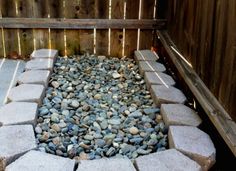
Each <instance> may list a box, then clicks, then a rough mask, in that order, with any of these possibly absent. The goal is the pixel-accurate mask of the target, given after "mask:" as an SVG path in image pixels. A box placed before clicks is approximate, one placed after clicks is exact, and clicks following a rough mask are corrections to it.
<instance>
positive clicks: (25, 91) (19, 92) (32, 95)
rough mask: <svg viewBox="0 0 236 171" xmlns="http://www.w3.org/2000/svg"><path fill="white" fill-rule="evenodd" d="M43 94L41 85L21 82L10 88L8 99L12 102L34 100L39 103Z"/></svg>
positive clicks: (43, 90) (43, 89)
mask: <svg viewBox="0 0 236 171" xmlns="http://www.w3.org/2000/svg"><path fill="white" fill-rule="evenodd" d="M44 94H45V88H44V86H43V85H36V84H21V85H19V86H17V87H14V88H12V89H11V90H10V92H9V95H8V101H13V102H36V103H38V104H39V105H40V104H41V103H42V99H43V97H44Z"/></svg>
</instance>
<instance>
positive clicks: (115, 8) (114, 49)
mask: <svg viewBox="0 0 236 171" xmlns="http://www.w3.org/2000/svg"><path fill="white" fill-rule="evenodd" d="M123 18H124V0H112V4H111V19H123ZM122 43H123V30H121V29H112V30H111V56H113V57H122Z"/></svg>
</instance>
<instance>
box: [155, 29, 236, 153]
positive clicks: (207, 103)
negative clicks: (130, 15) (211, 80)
mask: <svg viewBox="0 0 236 171" xmlns="http://www.w3.org/2000/svg"><path fill="white" fill-rule="evenodd" d="M158 36H159V37H160V40H161V42H162V44H163V46H164V47H165V50H166V51H167V53H168V55H169V57H170V58H171V60H172V62H173V63H174V64H175V67H176V68H177V70H178V72H179V73H180V75H181V76H182V78H183V79H184V81H185V82H186V84H187V85H188V87H189V88H190V90H191V91H192V93H193V95H194V96H195V98H196V99H197V100H198V102H199V103H200V105H201V107H202V108H203V109H204V111H205V113H206V114H207V116H208V117H209V118H210V120H211V122H212V123H213V124H214V126H215V127H216V129H217V130H218V132H219V133H220V135H221V136H222V138H223V139H224V140H225V142H226V144H227V145H228V146H229V148H230V149H231V151H232V152H233V153H234V155H235V156H236V123H235V122H234V121H233V120H232V118H231V117H230V115H229V114H228V113H227V111H226V110H225V109H224V108H223V106H222V105H221V104H220V103H219V101H218V100H217V98H216V97H215V96H214V95H213V94H212V93H211V91H210V90H209V89H208V88H207V86H206V85H205V84H204V82H203V81H202V80H201V78H200V77H199V76H198V74H197V73H196V72H195V71H194V69H193V68H192V67H191V66H189V64H187V63H186V61H185V60H183V58H181V57H180V56H179V54H177V53H175V51H174V50H173V49H172V48H171V47H174V48H177V47H176V46H175V44H173V43H172V41H171V38H170V37H169V35H168V34H167V32H164V31H162V32H161V31H159V32H158ZM231 53H232V54H233V55H234V56H235V51H231ZM227 64H228V63H227ZM234 64H235V61H234ZM233 72H234V73H235V71H233V70H232V72H231V74H233ZM231 76H232V75H230V76H229V77H231ZM233 77H234V78H235V76H233ZM224 78H225V79H228V78H227V77H224ZM229 88H232V87H231V86H229Z"/></svg>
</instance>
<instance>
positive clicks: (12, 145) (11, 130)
mask: <svg viewBox="0 0 236 171" xmlns="http://www.w3.org/2000/svg"><path fill="white" fill-rule="evenodd" d="M0 142H1V145H0V170H4V168H5V167H6V165H8V164H9V163H11V162H12V161H14V160H15V159H16V158H18V157H19V156H21V155H22V154H24V153H25V152H27V151H29V150H31V149H34V148H36V147H37V145H36V140H35V136H34V130H33V126H32V125H14V126H3V127H0Z"/></svg>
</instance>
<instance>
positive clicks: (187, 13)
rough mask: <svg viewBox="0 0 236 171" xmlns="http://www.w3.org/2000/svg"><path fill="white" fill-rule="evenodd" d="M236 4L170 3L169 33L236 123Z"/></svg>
mask: <svg viewBox="0 0 236 171" xmlns="http://www.w3.org/2000/svg"><path fill="white" fill-rule="evenodd" d="M235 10H236V5H235V1H233V0H231V1H224V0H217V1H211V0H199V1H185V0H178V1H170V3H169V10H168V16H167V19H168V26H167V27H168V32H169V34H170V36H171V39H172V40H173V41H174V43H175V44H176V46H177V47H178V49H179V50H180V52H181V53H182V54H183V56H185V57H186V60H187V61H189V62H190V63H191V64H192V66H193V68H194V69H195V71H196V72H197V74H198V75H199V76H200V78H201V79H202V80H203V81H204V83H205V84H206V85H207V87H208V88H209V89H210V90H211V92H212V93H213V94H214V95H215V97H216V98H217V99H218V100H219V101H220V103H221V104H222V106H224V108H225V109H226V111H227V112H228V113H229V114H230V115H231V117H232V118H233V120H234V121H236V107H235V99H236V93H235V92H236V86H235V85H236V79H235V41H236V36H235V30H236V22H235V17H236V14H235Z"/></svg>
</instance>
